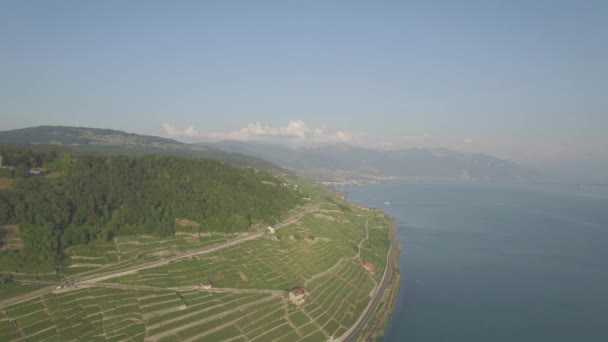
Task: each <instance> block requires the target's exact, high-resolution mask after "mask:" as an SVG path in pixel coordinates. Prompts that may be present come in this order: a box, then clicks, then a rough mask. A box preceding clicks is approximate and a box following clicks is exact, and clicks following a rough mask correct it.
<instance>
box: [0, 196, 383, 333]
mask: <svg viewBox="0 0 608 342" xmlns="http://www.w3.org/2000/svg"><path fill="white" fill-rule="evenodd" d="M299 210H300V211H299V214H298V215H296V216H294V218H292V219H291V220H290V221H288V222H289V224H285V225H284V226H280V228H279V229H277V231H276V232H275V233H270V232H264V233H263V232H261V231H260V233H257V234H253V235H251V237H250V238H247V239H243V240H242V241H237V242H238V243H237V242H234V241H235V240H234V238H235V237H231V236H224V235H217V236H204V237H200V238H199V237H194V236H190V235H182V236H177V237H172V238H166V239H159V238H150V237H126V238H124V237H123V238H116V239H114V241H113V242H110V243H105V244H98V245H88V246H78V247H76V248H72V249H71V250H70V256H71V261H72V267H70V268H68V270H70V271H69V272H73V274H77V277H76V280H75V281H74V282H73V283H72V284H68V286H67V287H65V288H61V289H55V290H53V291H47V292H46V293H43V294H41V295H39V296H33V298H32V299H29V300H26V301H23V302H20V303H17V304H12V305H8V306H3V308H2V312H1V313H0V341H44V340H48V341H77V340H81V341H84V340H86V341H97V340H98V341H198V340H204V341H295V340H302V341H325V340H328V339H331V338H334V339H339V338H340V337H342V336H343V335H344V334H345V333H346V332H347V330H348V329H349V328H350V327H351V326H353V325H354V324H355V323H356V322H357V320H358V319H359V317H360V316H361V315H362V313H363V312H364V310H365V309H366V307H367V306H368V304H369V303H370V300H371V295H373V294H374V293H375V291H376V290H377V288H378V284H379V283H380V280H381V279H382V276H383V272H384V267H385V264H386V258H387V253H388V250H389V246H390V241H389V235H388V226H389V219H388V218H387V217H386V216H385V215H384V214H383V213H382V212H380V211H378V210H367V209H364V208H356V207H354V206H347V205H344V204H342V203H337V202H335V201H333V200H332V199H330V198H325V199H323V197H322V196H316V197H314V198H313V200H312V201H311V203H310V204H309V205H308V206H306V207H305V208H300V209H299ZM229 241H233V242H232V243H229ZM191 251H194V252H191ZM163 260H166V261H163ZM366 262H369V263H373V264H374V265H375V267H376V270H377V271H375V272H372V271H370V270H369V269H365V268H364V267H363V265H364V263H366ZM71 270H74V271H71ZM98 275H103V276H104V277H103V278H99V277H98ZM57 284H60V283H59V282H57ZM294 288H303V289H305V295H304V297H303V301H302V302H299V303H298V304H295V301H294V300H292V296H293V293H290V291H291V290H293V289H294ZM294 293H295V292H294Z"/></svg>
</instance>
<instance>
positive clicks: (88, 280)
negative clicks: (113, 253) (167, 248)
mask: <svg viewBox="0 0 608 342" xmlns="http://www.w3.org/2000/svg"><path fill="white" fill-rule="evenodd" d="M317 210H319V206H309V207H305V208H302V211H300V212H299V213H297V214H294V215H292V216H290V217H288V218H286V219H285V220H284V221H283V222H281V223H279V224H277V225H275V229H278V228H282V227H285V226H287V225H290V224H292V223H294V222H297V221H298V220H299V219H300V218H302V217H303V216H304V215H306V214H308V213H311V212H315V211H317ZM264 234H265V232H260V233H254V234H251V235H247V236H245V237H241V238H238V239H235V240H231V241H228V242H225V243H223V244H219V245H215V246H212V247H205V248H204V249H201V250H198V251H193V252H189V253H185V254H180V255H177V256H174V257H171V258H169V259H164V260H159V261H152V262H150V263H146V264H141V265H135V266H131V267H125V268H122V270H117V271H111V272H109V273H108V274H104V275H90V276H87V277H81V278H80V279H78V280H77V282H76V285H85V284H94V283H97V282H100V281H104V280H108V279H112V278H116V277H120V276H123V275H128V274H133V273H135V272H137V271H140V270H144V269H148V268H154V267H158V266H162V265H166V264H168V263H170V262H172V261H175V260H179V259H183V258H188V257H191V256H195V255H202V254H208V253H212V252H215V251H218V250H221V249H224V248H228V247H232V246H234V245H238V244H240V243H243V242H246V241H249V240H254V239H257V238H260V237H262V236H264ZM58 284H59V282H58V283H55V284H53V285H52V286H48V287H44V288H42V289H38V290H35V291H32V292H29V293H26V294H23V295H19V296H15V297H12V298H7V299H4V300H2V301H0V309H2V308H5V307H7V306H10V305H14V304H19V303H22V302H25V301H28V300H30V299H33V298H37V297H40V296H42V295H45V294H47V293H49V292H52V291H53V290H55V287H56V286H57V285H58Z"/></svg>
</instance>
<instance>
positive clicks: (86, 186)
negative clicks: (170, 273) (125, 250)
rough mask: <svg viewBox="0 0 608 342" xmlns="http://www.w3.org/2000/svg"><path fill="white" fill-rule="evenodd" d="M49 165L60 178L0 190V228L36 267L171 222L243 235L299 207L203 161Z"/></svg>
mask: <svg viewBox="0 0 608 342" xmlns="http://www.w3.org/2000/svg"><path fill="white" fill-rule="evenodd" d="M10 158H13V157H10ZM51 159H52V164H51V165H52V168H53V169H54V170H55V171H56V173H58V172H57V170H60V171H61V173H60V174H59V176H57V177H49V178H46V177H28V178H22V179H16V180H15V182H14V189H13V190H11V191H3V192H0V224H3V223H15V224H19V226H20V234H21V239H22V241H23V245H24V248H23V253H22V254H23V255H26V256H28V258H30V259H36V260H40V261H43V260H49V259H55V260H56V261H59V260H61V258H62V255H63V249H65V248H66V247H68V246H71V245H75V244H84V243H87V242H89V241H91V240H100V239H101V240H109V239H112V238H113V237H114V236H117V235H131V234H150V235H156V236H169V235H172V234H174V232H175V219H176V218H187V219H190V220H195V221H196V222H198V223H199V224H200V228H199V229H200V231H207V232H223V233H233V232H241V231H246V230H247V229H248V228H249V227H250V226H251V225H253V224H256V223H261V222H264V223H268V224H274V223H275V222H276V221H277V220H278V219H279V218H280V216H281V215H282V214H283V213H284V212H285V211H286V210H288V209H290V208H292V207H293V206H295V205H296V204H297V203H299V201H300V196H299V194H298V193H297V192H295V191H292V190H289V189H288V188H287V187H283V186H281V185H280V184H281V183H282V182H281V181H279V180H278V179H276V178H275V177H274V176H271V175H269V174H267V173H264V172H257V171H254V170H252V169H239V168H234V167H230V166H227V165H225V164H222V163H219V162H216V161H212V160H207V159H194V158H179V157H158V156H147V157H140V158H131V157H124V156H112V157H108V156H75V155H69V154H68V155H61V156H60V155H57V156H54V157H53V158H50V159H47V162H48V161H49V160H51ZM10 160H17V159H10ZM21 160H23V159H21ZM30 165H37V166H38V165H39V164H35V163H31V164H30ZM45 165H48V164H45Z"/></svg>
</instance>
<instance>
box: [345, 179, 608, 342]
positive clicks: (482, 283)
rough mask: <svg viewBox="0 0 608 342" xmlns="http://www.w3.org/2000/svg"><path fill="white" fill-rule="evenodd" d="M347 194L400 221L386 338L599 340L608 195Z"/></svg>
mask: <svg viewBox="0 0 608 342" xmlns="http://www.w3.org/2000/svg"><path fill="white" fill-rule="evenodd" d="M346 190H347V191H348V198H349V200H350V201H352V202H355V203H359V204H363V205H367V206H371V207H378V208H382V209H383V210H385V211H387V212H388V213H389V214H390V215H392V216H393V217H395V218H396V219H397V220H398V235H399V240H400V243H401V246H402V250H403V251H402V255H401V275H402V283H401V289H400V293H399V297H398V300H397V304H396V307H395V310H394V312H393V316H392V317H391V320H390V322H389V325H388V328H387V331H386V336H385V341H406V342H418V341H420V342H424V341H467V342H473V341H484V342H490V341H517V342H524V341H534V342H537V341H569V342H570V341H584V342H587V341H590V342H592V341H602V342H606V341H608V187H591V188H590V187H585V188H581V187H575V186H540V185H534V186H522V185H519V186H489V185H470V184H469V185H467V184H454V183H414V182H398V183H385V184H378V185H366V186H362V187H353V188H347V189H346ZM385 201H388V202H390V205H386V204H385Z"/></svg>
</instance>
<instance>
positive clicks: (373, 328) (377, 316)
mask: <svg viewBox="0 0 608 342" xmlns="http://www.w3.org/2000/svg"><path fill="white" fill-rule="evenodd" d="M382 212H383V213H384V214H385V215H386V216H387V217H388V218H390V221H391V223H390V225H389V240H390V244H391V246H390V248H389V251H388V253H387V256H386V258H387V262H386V266H385V270H384V275H383V276H382V281H381V282H380V284H379V285H378V287H377V288H376V289H374V295H373V297H372V299H371V300H370V302H369V304H368V305H367V307H366V308H365V310H364V311H363V313H362V314H361V316H359V319H358V321H357V322H356V323H355V324H354V325H353V326H352V327H351V328H350V329H349V330H347V331H346V332H345V333H344V334H343V335H342V336H341V337H340V339H338V340H340V341H359V340H366V341H368V340H374V339H377V338H381V337H383V336H384V332H385V330H386V327H387V326H388V322H389V320H390V318H391V316H392V313H393V310H394V307H395V304H396V302H397V296H398V294H399V289H400V285H401V274H400V272H399V269H400V268H399V266H400V264H399V256H400V255H401V246H400V244H399V240H398V238H397V221H396V220H395V219H394V218H392V217H390V216H389V215H388V214H387V213H386V212H384V211H382Z"/></svg>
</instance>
